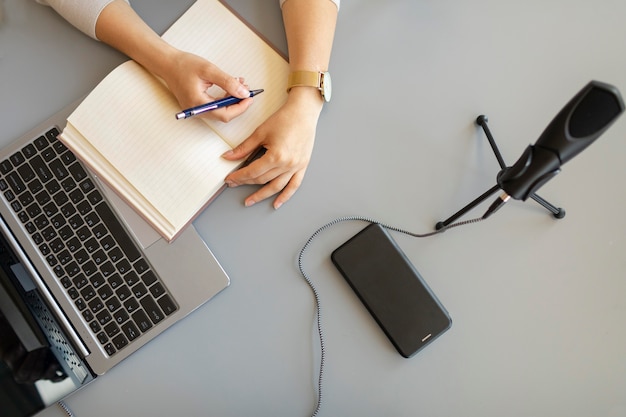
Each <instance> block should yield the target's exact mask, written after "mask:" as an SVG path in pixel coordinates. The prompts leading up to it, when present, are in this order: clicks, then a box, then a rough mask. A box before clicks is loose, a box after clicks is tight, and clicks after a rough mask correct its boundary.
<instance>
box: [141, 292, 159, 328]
mask: <svg viewBox="0 0 626 417" xmlns="http://www.w3.org/2000/svg"><path fill="white" fill-rule="evenodd" d="M140 303H141V307H143V309H144V310H145V312H146V314H147V315H148V317H150V320H152V323H154V324H157V323H158V322H160V321H161V320H163V319H164V318H165V316H164V315H163V312H162V311H161V309H160V308H159V306H157V303H155V302H154V300H153V299H152V298H150V297H144V298H142V299H141V300H140Z"/></svg>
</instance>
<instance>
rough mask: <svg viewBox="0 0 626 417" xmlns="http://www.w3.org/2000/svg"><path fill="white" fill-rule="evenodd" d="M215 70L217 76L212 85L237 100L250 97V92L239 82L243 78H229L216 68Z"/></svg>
mask: <svg viewBox="0 0 626 417" xmlns="http://www.w3.org/2000/svg"><path fill="white" fill-rule="evenodd" d="M215 68H216V71H217V72H218V74H217V77H216V81H215V82H214V84H216V85H218V86H219V87H221V88H222V89H223V90H224V91H226V92H227V93H228V94H230V95H231V96H235V97H238V98H246V97H250V90H248V89H247V88H246V86H245V85H244V84H243V83H242V82H241V80H243V78H241V77H233V76H230V75H228V74H227V73H225V72H224V71H222V70H221V69H219V68H217V67H215Z"/></svg>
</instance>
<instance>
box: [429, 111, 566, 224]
mask: <svg viewBox="0 0 626 417" xmlns="http://www.w3.org/2000/svg"><path fill="white" fill-rule="evenodd" d="M487 121H488V120H487V116H485V115H480V116H478V117H477V118H476V124H477V125H479V126H480V127H482V128H483V131H484V132H485V136H487V140H488V141H489V145H491V150H492V151H493V153H494V155H495V157H496V159H497V160H498V164H499V165H500V168H501V170H502V171H504V170H505V169H506V168H507V166H506V164H505V163H504V159H503V158H502V154H501V153H500V150H499V149H498V145H497V144H496V141H495V140H494V139H493V136H492V135H491V131H490V130H489V126H487ZM502 171H500V172H502ZM498 190H500V186H499V185H494V186H493V187H492V188H490V189H489V190H487V191H486V192H485V193H483V194H482V195H481V196H480V197H478V198H476V199H475V200H474V201H472V202H471V203H469V204H468V205H466V206H465V207H463V208H462V209H461V210H459V211H457V212H456V213H455V214H453V215H452V216H450V217H449V218H447V219H446V220H444V221H440V222H437V224H436V225H435V229H437V230H439V229H441V228H443V227H446V226H448V225H449V224H451V223H452V222H454V221H455V220H457V219H459V218H460V217H461V216H463V215H464V214H465V213H467V212H468V211H470V210H471V209H473V208H474V207H476V206H478V205H479V204H480V203H482V202H483V201H484V200H486V199H487V198H489V196H491V195H492V194H494V193H495V192H497V191H498ZM529 197H530V198H532V199H533V200H535V201H536V202H537V203H539V204H541V205H542V206H543V207H545V208H546V209H548V211H550V212H551V213H552V215H553V216H554V217H555V218H557V219H562V218H563V217H565V210H563V209H562V208H558V207H555V206H554V205H552V204H551V203H549V202H548V201H546V200H544V199H543V198H541V197H540V196H538V195H537V194H536V193H532V194H530V195H529Z"/></svg>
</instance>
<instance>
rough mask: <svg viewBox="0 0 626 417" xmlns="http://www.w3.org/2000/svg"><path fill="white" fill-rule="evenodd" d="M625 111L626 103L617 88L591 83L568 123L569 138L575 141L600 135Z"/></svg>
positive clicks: (596, 82)
mask: <svg viewBox="0 0 626 417" xmlns="http://www.w3.org/2000/svg"><path fill="white" fill-rule="evenodd" d="M622 111H624V102H623V101H622V97H621V95H620V93H619V91H618V90H617V88H615V87H613V86H612V85H609V84H605V83H601V82H599V81H591V82H590V83H589V84H588V85H587V86H586V87H585V88H584V89H583V90H582V94H581V97H580V101H579V102H578V105H577V106H575V108H574V111H573V112H572V113H571V115H570V117H569V120H568V122H567V130H568V133H569V136H570V137H572V138H574V139H581V138H586V137H588V136H590V135H596V134H597V135H599V134H600V133H602V132H603V131H604V130H605V129H607V128H608V127H609V126H610V125H611V123H612V122H613V121H614V120H615V119H616V118H617V116H619V115H620V113H622Z"/></svg>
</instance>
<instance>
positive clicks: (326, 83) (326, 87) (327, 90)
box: [321, 72, 333, 102]
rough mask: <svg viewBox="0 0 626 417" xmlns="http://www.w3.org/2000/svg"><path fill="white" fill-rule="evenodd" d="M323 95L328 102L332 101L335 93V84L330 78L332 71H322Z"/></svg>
mask: <svg viewBox="0 0 626 417" xmlns="http://www.w3.org/2000/svg"><path fill="white" fill-rule="evenodd" d="M321 87H322V97H324V100H325V101H326V102H329V101H330V96H331V95H332V93H333V84H332V81H331V80H330V73H328V72H324V73H322V86H321Z"/></svg>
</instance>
